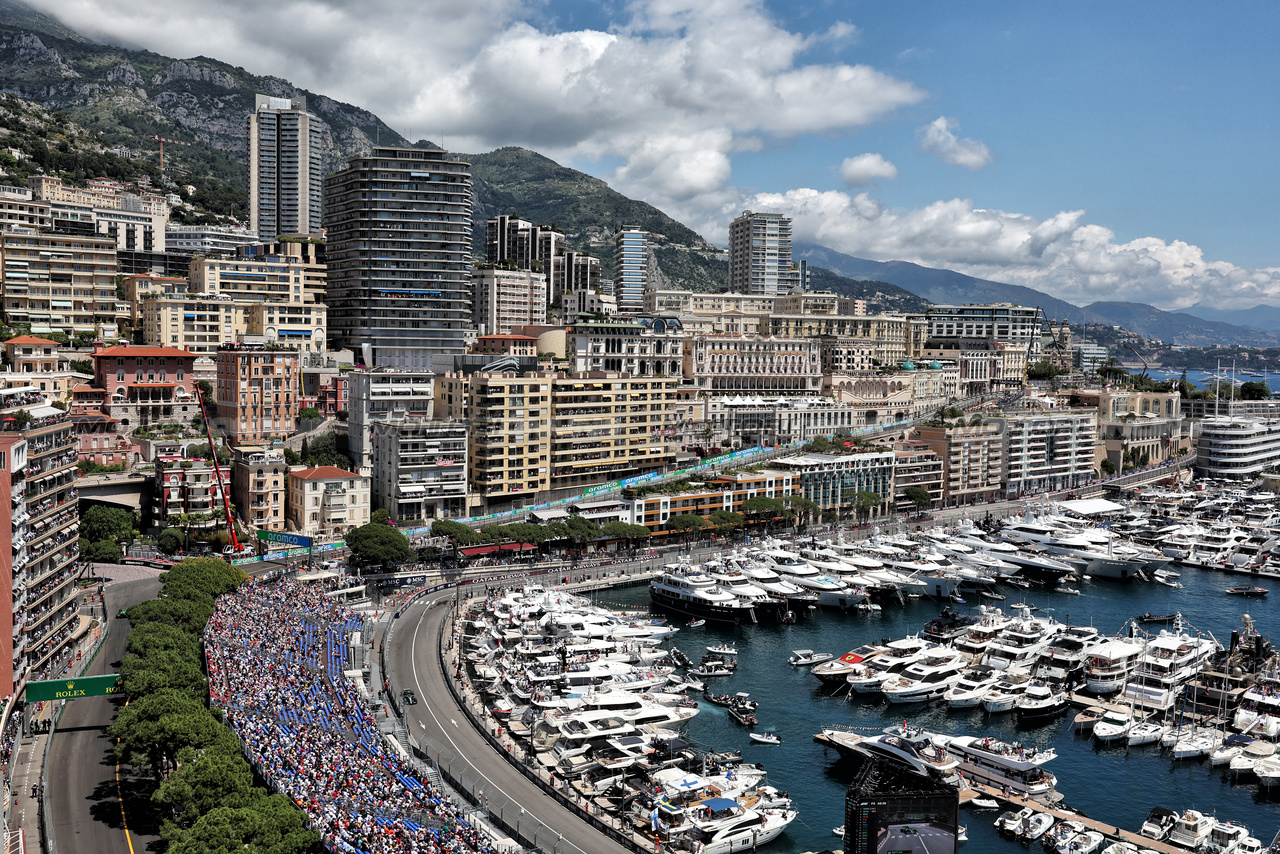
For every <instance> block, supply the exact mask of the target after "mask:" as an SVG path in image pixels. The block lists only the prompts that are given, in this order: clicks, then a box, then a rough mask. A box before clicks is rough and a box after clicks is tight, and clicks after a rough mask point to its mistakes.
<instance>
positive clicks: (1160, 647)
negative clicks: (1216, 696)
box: [1124, 615, 1222, 710]
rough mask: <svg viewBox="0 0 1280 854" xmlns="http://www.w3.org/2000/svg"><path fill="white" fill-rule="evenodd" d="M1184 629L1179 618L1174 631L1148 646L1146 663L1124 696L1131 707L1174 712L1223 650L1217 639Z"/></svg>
mask: <svg viewBox="0 0 1280 854" xmlns="http://www.w3.org/2000/svg"><path fill="white" fill-rule="evenodd" d="M1184 625H1185V624H1184V623H1183V622H1182V616H1181V615H1178V616H1177V618H1176V619H1175V620H1174V624H1173V631H1168V630H1163V631H1161V632H1160V634H1159V635H1158V636H1157V637H1154V638H1152V639H1151V640H1150V641H1148V642H1147V647H1146V650H1145V651H1144V652H1143V655H1142V660H1141V661H1140V662H1139V663H1138V666H1137V667H1135V668H1134V670H1133V673H1132V674H1130V676H1129V681H1128V682H1127V683H1126V684H1125V688H1124V696H1125V698H1126V699H1127V700H1128V701H1129V702H1130V703H1133V704H1134V705H1140V706H1144V707H1146V708H1151V709H1158V710H1168V709H1171V708H1173V705H1174V703H1175V701H1176V700H1177V698H1178V695H1179V694H1180V693H1181V691H1182V687H1183V686H1184V685H1185V684H1186V683H1187V682H1188V681H1190V679H1191V677H1193V676H1195V674H1196V673H1197V672H1198V671H1199V670H1200V666H1201V665H1202V664H1204V663H1205V661H1207V660H1208V659H1209V658H1210V657H1211V656H1213V655H1214V654H1215V653H1217V652H1220V651H1221V650H1222V644H1220V643H1218V641H1217V640H1215V639H1214V637H1213V635H1209V636H1207V637H1201V636H1199V635H1193V634H1191V633H1190V632H1188V631H1186V630H1185V629H1184Z"/></svg>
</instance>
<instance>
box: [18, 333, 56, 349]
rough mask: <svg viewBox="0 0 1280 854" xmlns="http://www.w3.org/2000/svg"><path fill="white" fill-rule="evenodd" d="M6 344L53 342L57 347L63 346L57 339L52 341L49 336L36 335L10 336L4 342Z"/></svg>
mask: <svg viewBox="0 0 1280 854" xmlns="http://www.w3.org/2000/svg"><path fill="white" fill-rule="evenodd" d="M4 343H6V344H52V345H53V346H55V347H61V346H62V345H61V344H59V343H58V342H57V341H50V340H49V339H48V338H36V337H35V336H34V335H19V336H18V337H16V338H10V339H9V340H8V341H6V342H4Z"/></svg>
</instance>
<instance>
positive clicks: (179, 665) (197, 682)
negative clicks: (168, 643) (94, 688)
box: [118, 650, 208, 698]
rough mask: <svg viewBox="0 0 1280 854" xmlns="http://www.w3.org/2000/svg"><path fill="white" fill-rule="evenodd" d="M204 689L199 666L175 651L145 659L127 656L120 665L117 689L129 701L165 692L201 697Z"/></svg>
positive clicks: (205, 687) (156, 652)
mask: <svg viewBox="0 0 1280 854" xmlns="http://www.w3.org/2000/svg"><path fill="white" fill-rule="evenodd" d="M207 688H208V683H207V682H206V681H205V678H204V674H203V673H201V672H200V663H199V662H198V661H197V660H196V659H193V658H189V657H188V656H186V655H183V654H181V653H179V652H176V651H172V650H154V651H152V652H151V653H150V654H149V655H147V656H145V657H144V656H141V655H126V656H125V657H124V659H123V660H122V661H121V662H120V682H119V686H118V690H120V691H122V692H123V693H124V694H125V696H127V697H130V698H133V697H142V696H146V695H149V694H154V693H155V692H157V691H164V690H174V691H181V692H183V693H188V694H192V695H197V696H203V695H204V693H205V690H206V689H207Z"/></svg>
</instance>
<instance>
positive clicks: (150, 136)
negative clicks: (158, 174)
mask: <svg viewBox="0 0 1280 854" xmlns="http://www.w3.org/2000/svg"><path fill="white" fill-rule="evenodd" d="M147 139H154V140H155V141H156V142H158V143H160V170H161V171H164V144H165V143H166V142H167V143H169V144H170V145H185V146H187V147H188V148H190V147H191V143H189V142H183V141H182V140H180V139H168V138H166V137H163V136H156V135H155V134H152V133H149V134H147Z"/></svg>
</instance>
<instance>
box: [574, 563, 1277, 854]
mask: <svg viewBox="0 0 1280 854" xmlns="http://www.w3.org/2000/svg"><path fill="white" fill-rule="evenodd" d="M1173 568H1176V567H1173ZM1177 569H1178V571H1180V572H1181V573H1182V577H1181V579H1180V580H1181V581H1182V583H1183V585H1184V586H1183V588H1182V589H1175V588H1170V587H1165V586H1162V585H1158V584H1154V583H1141V582H1134V583H1129V584H1125V583H1122V582H1114V581H1103V580H1097V581H1081V582H1078V583H1076V582H1073V586H1077V587H1079V589H1080V591H1081V594H1080V595H1079V596H1071V595H1068V594H1062V593H1054V592H1052V591H1047V590H1040V589H1031V590H1022V589H1019V588H1009V589H1008V590H1006V591H1005V593H1006V595H1007V596H1008V599H1007V600H1006V601H1004V602H991V603H987V604H991V605H997V606H1005V605H1008V604H1009V603H1011V602H1016V601H1025V602H1027V603H1028V604H1033V605H1038V606H1040V608H1041V611H1040V612H1039V613H1040V614H1041V615H1046V616H1052V617H1055V618H1056V619H1058V620H1060V621H1063V622H1068V623H1071V624H1086V625H1093V626H1097V627H1098V629H1099V630H1101V631H1102V633H1103V634H1109V635H1110V634H1116V633H1119V632H1120V631H1121V630H1122V628H1123V627H1124V626H1125V624H1126V622H1127V621H1128V620H1129V618H1130V617H1133V616H1136V615H1139V614H1142V613H1144V612H1150V613H1153V614H1170V613H1173V612H1175V611H1177V612H1180V613H1181V614H1182V615H1183V616H1184V618H1185V619H1186V621H1187V622H1188V623H1190V624H1191V626H1192V627H1194V629H1195V630H1198V631H1201V632H1212V633H1213V635H1214V637H1216V638H1217V639H1218V640H1219V641H1220V642H1221V643H1222V644H1223V645H1224V646H1225V645H1226V644H1228V643H1229V641H1230V637H1231V632H1232V630H1233V629H1239V628H1240V627H1241V625H1242V620H1241V616H1242V615H1243V614H1246V613H1248V614H1250V615H1251V616H1252V617H1253V620H1254V622H1255V624H1256V626H1257V628H1258V630H1259V631H1260V632H1261V633H1262V634H1263V635H1264V636H1267V637H1269V638H1270V639H1272V640H1275V641H1277V642H1280V608H1277V602H1276V601H1268V600H1267V599H1265V598H1264V599H1244V598H1241V597H1238V596H1232V595H1230V594H1227V593H1226V592H1225V590H1226V588H1227V587H1230V586H1233V584H1235V583H1238V578H1239V577H1238V576H1234V575H1227V574H1224V573H1219V572H1213V571H1209V570H1197V569H1186V568H1177ZM1275 586H1276V587H1278V588H1280V584H1277V585H1275ZM1273 592H1275V593H1276V596H1275V597H1270V598H1273V599H1276V600H1280V589H1278V590H1275V591H1273ZM597 602H598V603H599V604H602V605H618V606H627V607H636V606H641V607H647V606H648V604H649V592H648V587H647V586H646V587H633V588H621V589H616V590H609V591H602V592H601V593H599V594H597ZM976 602H977V598H976V597H973V599H971V600H970V604H967V605H955V604H953V605H951V606H950V607H953V608H955V609H957V610H966V609H975V608H976ZM940 610H941V606H940V605H939V604H938V603H936V602H932V601H930V600H927V599H921V600H918V601H908V602H907V604H905V605H898V604H896V603H894V604H891V603H885V604H884V610H883V612H882V613H881V614H880V615H878V616H872V615H862V614H854V613H849V614H843V613H840V612H837V611H829V610H821V609H815V610H814V611H813V612H812V613H811V614H809V615H808V616H807V617H806V618H805V619H803V620H801V621H800V622H798V623H797V624H795V625H779V624H776V623H769V624H761V625H746V626H739V627H728V626H724V627H713V626H712V625H711V624H710V623H708V624H707V625H706V626H704V627H701V628H697V629H690V628H688V627H683V628H681V629H680V631H679V632H678V633H677V634H676V636H675V637H674V638H673V639H672V641H670V642H669V643H668V645H671V644H672V643H674V644H675V645H676V646H678V647H680V649H681V650H682V651H684V652H685V653H686V654H687V655H689V657H690V658H692V659H694V660H695V661H697V660H698V659H699V658H700V657H701V655H702V654H703V653H704V652H705V650H706V647H707V646H709V645H714V644H717V643H721V642H725V641H728V642H731V643H733V644H736V645H737V648H738V652H739V655H738V662H739V666H738V669H737V671H736V672H735V673H734V674H733V675H732V676H729V677H725V678H718V679H717V678H713V679H708V680H706V681H707V683H708V687H709V688H710V689H711V690H713V691H715V692H717V693H729V694H733V693H736V692H738V691H747V692H750V694H751V697H752V698H753V699H755V700H757V701H758V702H759V703H760V707H759V709H758V710H757V711H756V717H757V719H758V720H759V726H758V727H757V729H758V731H761V732H763V731H766V730H772V731H774V732H776V733H778V734H779V735H781V737H782V743H781V744H779V745H776V746H771V745H762V744H757V743H756V742H753V741H751V740H750V739H749V738H748V737H747V730H746V729H744V728H743V727H740V726H738V725H737V724H736V723H735V722H734V721H733V720H732V719H731V718H730V717H729V716H728V713H727V711H726V710H725V709H723V708H720V707H718V706H715V705H712V704H710V703H706V702H704V701H702V700H701V699H699V705H700V707H701V712H700V713H699V714H698V715H697V716H696V717H694V718H693V719H692V720H691V721H690V722H689V723H688V724H687V725H686V729H685V736H686V738H687V739H688V740H689V741H690V742H691V743H692V744H694V745H695V746H697V747H699V748H702V749H712V750H741V751H742V754H743V758H744V760H745V761H749V762H758V763H761V764H763V765H764V766H765V769H766V770H767V771H768V774H769V782H770V783H772V784H773V785H775V786H777V787H778V788H779V789H782V790H785V791H787V792H789V793H790V796H791V798H792V800H793V802H794V803H795V807H796V809H797V810H798V811H799V817H798V818H797V819H796V821H794V822H793V823H792V824H791V826H790V827H789V828H788V829H787V832H786V833H785V834H784V835H783V836H781V837H779V838H778V840H777V841H775V842H774V843H772V844H770V845H769V846H768V848H765V849H762V850H764V851H767V852H774V854H792V852H805V851H828V850H836V851H839V850H841V842H840V840H839V839H837V838H836V837H835V836H834V835H833V833H832V830H833V829H834V828H836V827H838V826H840V825H842V824H844V795H845V790H846V789H847V787H848V785H849V783H850V782H851V781H852V779H853V776H854V774H855V772H856V770H857V764H856V762H855V761H853V760H846V759H841V758H840V757H839V755H837V753H836V752H835V751H834V750H830V749H824V748H823V747H822V746H821V745H819V744H816V743H815V742H814V741H813V736H814V735H815V734H817V733H819V732H821V731H822V728H823V727H824V726H825V725H828V724H840V725H843V726H846V727H852V728H854V729H855V730H857V731H861V732H865V733H866V734H868V735H874V734H877V733H879V732H880V731H881V730H882V729H884V728H885V727H888V726H891V725H897V724H900V723H902V721H903V720H904V719H905V720H906V721H908V722H909V723H911V724H912V725H920V726H924V727H927V728H928V729H930V730H932V731H934V732H941V733H946V734H951V735H995V736H998V737H1000V738H1004V739H1015V740H1018V741H1021V742H1023V743H1024V744H1034V745H1035V746H1037V747H1039V748H1050V747H1051V748H1053V749H1054V750H1055V751H1056V752H1057V758H1056V759H1054V760H1052V761H1051V762H1050V763H1049V764H1048V765H1047V766H1046V767H1047V768H1048V769H1049V770H1050V771H1052V772H1053V773H1054V774H1055V775H1056V776H1057V778H1058V790H1059V791H1060V792H1062V793H1063V795H1064V803H1065V804H1066V805H1067V806H1069V807H1071V808H1072V809H1075V810H1079V811H1082V812H1084V813H1085V814H1086V815H1088V816H1089V817H1090V818H1094V819H1097V820H1099V821H1103V822H1106V823H1107V824H1111V825H1118V826H1120V827H1122V828H1126V829H1129V830H1133V831H1135V832H1136V831H1137V830H1138V828H1139V827H1140V826H1141V825H1142V822H1143V821H1144V820H1145V819H1146V817H1147V813H1148V811H1149V810H1150V809H1151V808H1152V807H1155V806H1161V807H1166V808H1168V809H1171V810H1183V809H1198V810H1200V811H1201V812H1205V813H1209V814H1212V815H1214V816H1216V817H1217V818H1218V819H1219V820H1223V821H1225V820H1231V821H1235V822H1239V823H1243V824H1245V825H1247V826H1248V827H1249V828H1250V829H1251V831H1252V832H1253V835H1255V836H1257V837H1258V838H1259V839H1261V840H1262V842H1263V844H1264V845H1266V844H1269V843H1270V842H1271V840H1272V837H1273V836H1275V835H1276V832H1277V830H1280V787H1277V788H1276V789H1274V790H1272V791H1271V792H1268V791H1267V790H1263V789H1261V788H1260V787H1259V786H1258V785H1257V783H1256V781H1253V782H1245V781H1242V782H1234V781H1233V780H1232V779H1231V778H1230V777H1229V775H1228V774H1227V773H1226V771H1225V766H1220V767H1219V768H1212V767H1210V765H1209V760H1208V758H1201V759H1195V760H1180V761H1174V760H1173V759H1172V758H1171V756H1170V754H1169V753H1168V752H1166V751H1163V750H1161V749H1160V747H1159V745H1154V746H1145V747H1135V748H1127V747H1126V746H1123V745H1117V746H1108V747H1101V746H1098V745H1095V744H1094V743H1093V742H1092V741H1091V740H1090V739H1087V738H1084V737H1081V736H1078V735H1076V734H1075V733H1073V732H1072V728H1071V721H1072V718H1073V717H1074V711H1073V712H1072V713H1071V714H1068V715H1065V716H1063V717H1061V718H1059V719H1057V720H1056V721H1054V722H1053V723H1051V724H1048V725H1045V726H1040V727H1034V728H1026V729H1023V728H1019V727H1018V725H1017V723H1016V722H1015V720H1014V716H1013V715H1012V714H1011V713H1010V714H998V715H990V714H987V713H986V712H984V711H983V710H982V709H981V707H979V708H978V709H977V710H966V711H964V712H953V711H950V710H949V709H948V708H947V706H946V704H945V702H942V703H938V704H929V705H924V704H920V705H905V706H904V705H896V706H890V705H889V704H888V703H886V702H884V701H883V700H881V699H879V698H875V699H873V700H867V699H863V698H861V697H858V698H856V699H855V700H854V701H853V702H849V701H848V700H847V699H846V698H845V696H843V691H842V692H841V695H839V696H836V695H833V694H832V692H831V691H830V690H829V689H826V688H824V687H823V686H822V685H821V683H819V682H818V680H817V679H816V678H814V677H813V676H812V675H811V674H810V673H809V669H808V668H797V667H792V666H790V665H789V664H788V663H787V658H788V656H789V655H790V654H791V652H792V650H797V649H812V650H816V651H818V652H830V653H833V654H835V655H837V656H839V655H843V654H844V653H845V652H848V651H849V650H851V649H854V648H855V647H858V646H861V645H862V644H865V643H870V642H875V641H880V640H882V639H886V638H888V639H896V638H901V637H905V636H906V635H908V634H913V633H915V632H918V631H919V630H920V629H921V628H923V626H924V624H925V623H926V622H927V621H928V620H929V619H930V618H932V617H934V616H936V615H937V614H938V613H939V611H940ZM674 619H675V618H673V620H674ZM1148 628H1151V627H1150V626H1148ZM1154 628H1155V629H1157V630H1158V629H1159V627H1158V626H1156V627H1154ZM1251 779H1252V778H1251ZM997 814H998V812H997V811H994V810H983V811H973V810H972V809H970V808H965V807H962V808H961V814H960V823H961V824H963V825H966V826H967V827H968V837H969V841H968V842H967V843H966V844H964V845H963V846H962V849H963V850H968V851H971V852H987V851H998V850H1010V851H1012V850H1014V849H1015V848H1016V847H1017V843H1014V842H1010V841H1007V840H1005V839H1003V838H1002V837H1000V836H999V835H998V834H997V833H996V831H995V828H994V827H993V826H992V822H993V821H994V820H995V818H996V816H997Z"/></svg>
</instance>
